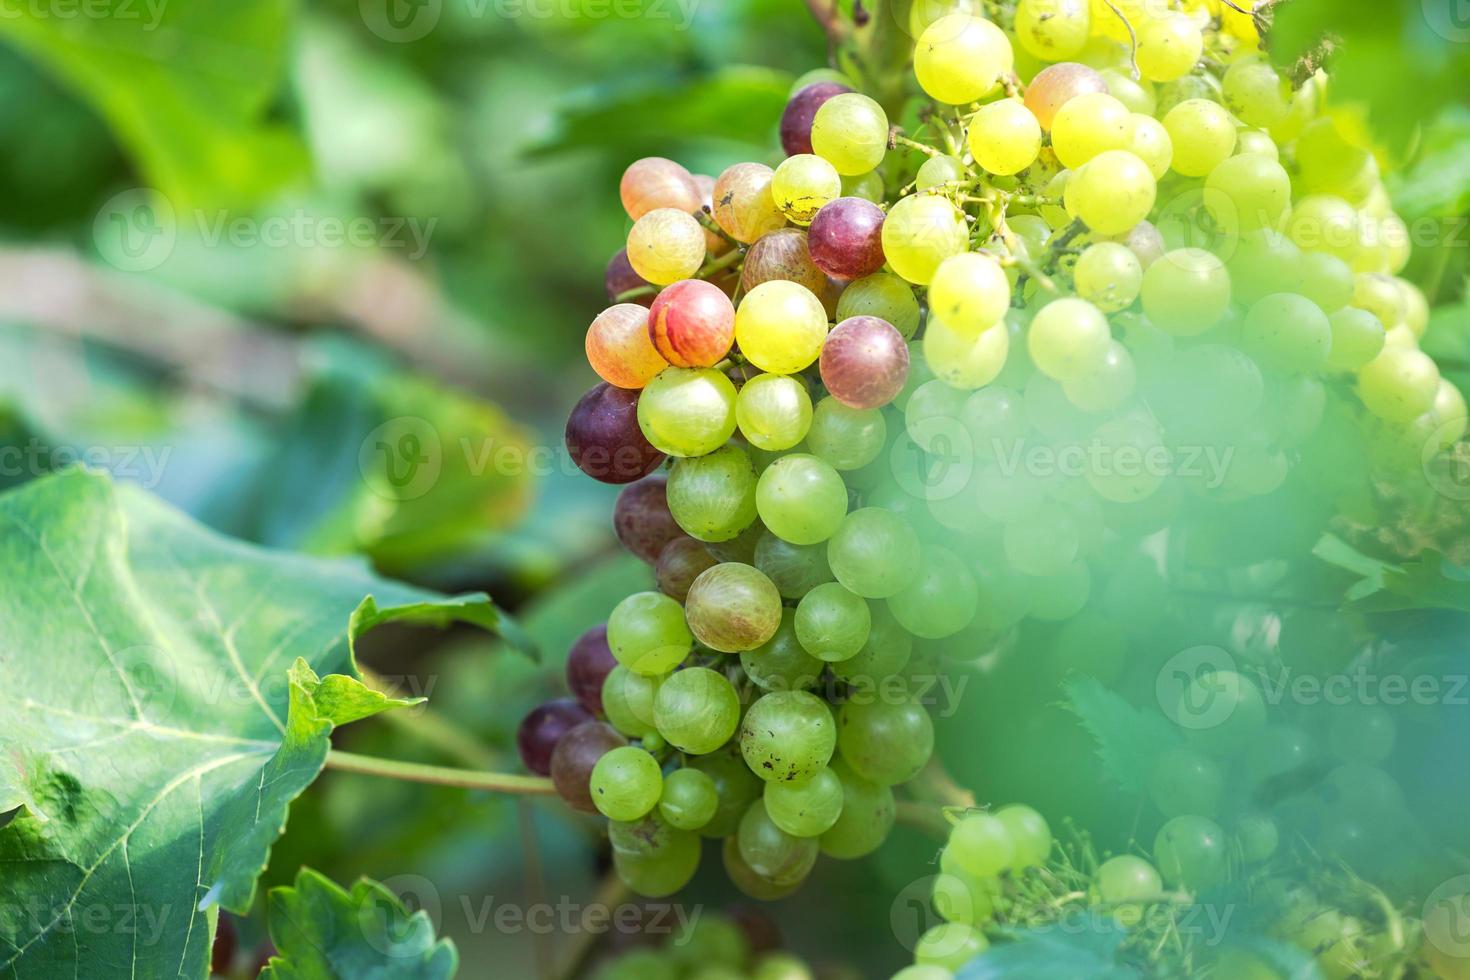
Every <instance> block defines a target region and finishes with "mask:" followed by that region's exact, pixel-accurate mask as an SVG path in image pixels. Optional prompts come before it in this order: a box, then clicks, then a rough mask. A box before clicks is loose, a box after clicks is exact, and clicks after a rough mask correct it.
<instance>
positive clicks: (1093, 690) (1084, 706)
mask: <svg viewBox="0 0 1470 980" xmlns="http://www.w3.org/2000/svg"><path fill="white" fill-rule="evenodd" d="M1065 689H1066V692H1067V706H1068V707H1069V708H1071V709H1072V711H1073V712H1075V713H1076V715H1077V717H1078V718H1080V719H1082V724H1083V726H1084V727H1085V728H1086V729H1087V731H1088V732H1089V733H1090V734H1091V735H1092V737H1093V740H1094V741H1096V742H1097V754H1098V757H1099V758H1101V759H1102V763H1103V769H1104V770H1105V771H1106V772H1107V774H1108V776H1109V777H1111V778H1112V779H1113V781H1114V782H1116V783H1117V784H1118V785H1119V786H1121V787H1122V788H1123V789H1125V790H1127V791H1129V792H1133V793H1142V792H1144V791H1145V790H1146V789H1147V788H1148V778H1149V773H1150V772H1152V771H1153V767H1154V760H1155V759H1157V758H1158V756H1159V754H1160V753H1162V752H1163V751H1164V750H1165V749H1167V748H1169V747H1170V746H1173V745H1175V744H1177V743H1178V741H1179V736H1178V734H1177V733H1176V732H1175V730H1174V727H1173V726H1172V725H1170V724H1169V722H1168V720H1167V719H1165V718H1164V716H1163V715H1161V714H1159V713H1157V712H1153V711H1141V710H1139V709H1138V708H1135V707H1134V706H1133V705H1131V704H1129V703H1128V701H1127V700H1126V699H1124V698H1123V697H1122V696H1120V695H1118V694H1115V693H1114V692H1112V691H1110V690H1108V689H1107V688H1106V687H1104V686H1103V685H1102V683H1101V682H1100V681H1098V679H1097V678H1095V677H1088V676H1085V675H1082V676H1078V677H1075V678H1073V679H1072V680H1071V681H1069V682H1068V683H1067V684H1066V688H1065Z"/></svg>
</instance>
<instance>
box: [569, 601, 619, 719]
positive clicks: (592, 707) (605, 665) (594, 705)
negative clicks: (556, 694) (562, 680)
mask: <svg viewBox="0 0 1470 980" xmlns="http://www.w3.org/2000/svg"><path fill="white" fill-rule="evenodd" d="M617 665H618V660H617V658H616V657H614V656H613V654H612V650H611V649H609V648H608V645H607V624H606V623H603V624H601V625H599V626H594V627H592V628H591V629H590V630H588V631H587V632H585V633H583V634H582V635H581V636H579V637H577V642H575V643H573V644H572V649H571V651H570V652H569V653H568V654H567V689H568V690H570V691H571V692H572V697H574V698H576V699H577V700H578V701H580V702H581V703H582V707H584V708H586V709H587V710H588V711H590V712H592V713H593V714H594V715H600V714H602V713H603V712H602V684H603V682H604V681H606V680H607V675H608V674H611V673H612V671H613V668H614V667H616V666H617Z"/></svg>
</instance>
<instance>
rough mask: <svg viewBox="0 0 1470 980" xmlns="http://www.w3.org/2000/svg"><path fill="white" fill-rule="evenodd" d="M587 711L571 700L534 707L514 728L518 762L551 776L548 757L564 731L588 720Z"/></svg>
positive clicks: (548, 702)
mask: <svg viewBox="0 0 1470 980" xmlns="http://www.w3.org/2000/svg"><path fill="white" fill-rule="evenodd" d="M591 720H592V715H591V714H590V713H588V711H587V709H586V708H585V707H583V706H582V705H581V704H580V703H578V702H577V701H573V700H572V699H571V698H557V699H556V700H555V701H547V702H546V703H545V704H543V705H540V706H539V707H536V708H533V709H532V710H531V713H530V714H528V715H526V717H525V718H523V719H521V725H520V727H519V728H518V729H516V748H517V749H518V750H519V751H520V753H521V762H522V763H524V764H525V766H526V768H527V769H529V770H531V772H534V773H535V774H536V775H538V776H549V775H551V756H552V753H554V752H555V751H556V746H557V743H558V742H560V741H561V740H562V737H563V736H564V735H566V733H567V732H569V731H571V730H572V729H573V728H576V727H577V726H578V725H580V724H582V723H583V722H585V721H591Z"/></svg>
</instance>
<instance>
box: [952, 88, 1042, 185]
mask: <svg viewBox="0 0 1470 980" xmlns="http://www.w3.org/2000/svg"><path fill="white" fill-rule="evenodd" d="M968 141H969V147H970V154H971V155H972V156H973V157H974V158H975V164H976V165H977V166H978V167H980V168H981V169H982V170H984V171H985V172H986V173H989V174H993V175H995V176H997V177H1009V176H1012V175H1014V174H1019V173H1020V172H1021V171H1023V170H1025V169H1026V168H1028V167H1030V166H1031V165H1032V164H1034V163H1035V162H1036V158H1037V156H1038V155H1039V154H1040V153H1041V123H1040V122H1038V121H1037V119H1036V116H1035V115H1034V114H1033V113H1032V112H1031V110H1030V109H1028V108H1026V105H1025V103H1023V102H1022V101H1021V100H1020V99H1001V100H1000V101H998V102H992V103H990V104H989V105H986V106H982V107H981V108H980V110H979V111H978V112H976V113H975V115H974V117H973V118H972V119H971V120H970V132H969V136H968Z"/></svg>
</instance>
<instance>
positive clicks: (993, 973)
mask: <svg viewBox="0 0 1470 980" xmlns="http://www.w3.org/2000/svg"><path fill="white" fill-rule="evenodd" d="M1125 935H1126V930H1124V929H1123V928H1122V927H1121V926H1119V925H1118V924H1117V923H1116V922H1114V921H1113V920H1111V919H1109V918H1107V917H1105V916H1102V915H1099V914H1097V913H1095V912H1086V913H1081V914H1078V915H1074V916H1071V917H1070V918H1068V919H1065V920H1063V921H1061V922H1058V923H1054V924H1052V925H1049V926H1039V927H1036V928H1033V929H1018V930H1012V931H1010V933H1009V941H1008V942H1005V943H998V944H997V945H995V946H993V947H991V948H989V949H987V950H986V951H985V952H983V953H981V954H980V955H979V956H977V957H976V958H975V959H973V960H971V961H970V962H969V963H968V964H966V965H965V966H962V967H961V968H960V969H959V972H957V973H956V974H955V980H1032V978H1035V977H1047V978H1049V980H1130V978H1135V977H1141V976H1142V974H1140V973H1139V972H1138V971H1136V970H1134V969H1133V968H1132V967H1128V966H1122V965H1120V964H1119V963H1118V961H1117V956H1118V950H1119V948H1120V947H1121V946H1122V943H1123V939H1124V936H1125Z"/></svg>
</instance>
